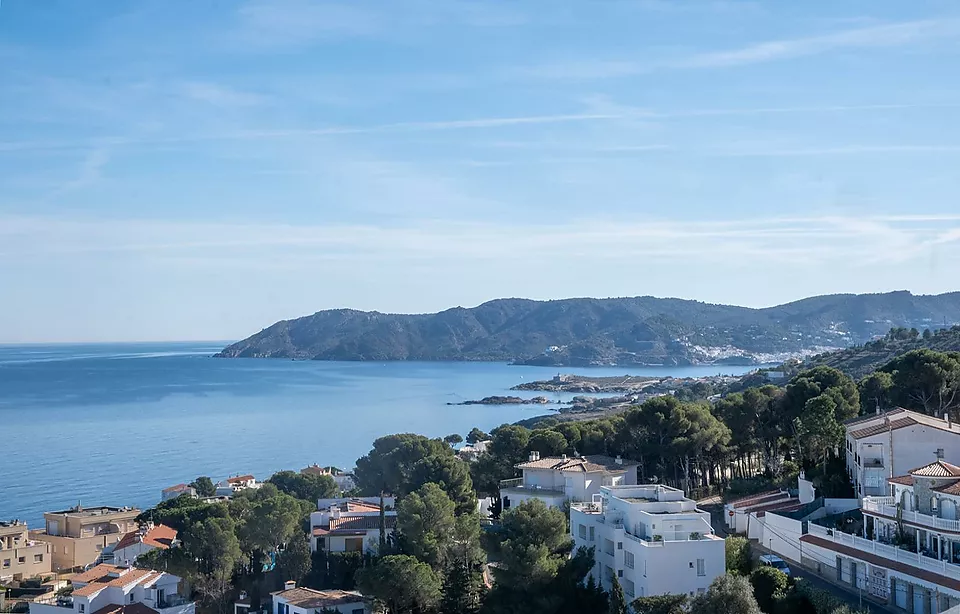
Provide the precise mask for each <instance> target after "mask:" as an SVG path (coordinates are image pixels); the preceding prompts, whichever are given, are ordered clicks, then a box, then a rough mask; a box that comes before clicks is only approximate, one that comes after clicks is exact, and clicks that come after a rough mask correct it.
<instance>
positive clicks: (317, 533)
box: [313, 527, 330, 537]
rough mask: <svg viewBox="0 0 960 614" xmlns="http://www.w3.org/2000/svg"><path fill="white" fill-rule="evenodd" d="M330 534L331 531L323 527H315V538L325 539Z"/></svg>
mask: <svg viewBox="0 0 960 614" xmlns="http://www.w3.org/2000/svg"><path fill="white" fill-rule="evenodd" d="M329 534H330V529H324V528H323V527H313V536H314V537H324V536H326V535H329Z"/></svg>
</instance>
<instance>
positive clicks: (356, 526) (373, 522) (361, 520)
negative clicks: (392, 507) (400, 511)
mask: <svg viewBox="0 0 960 614" xmlns="http://www.w3.org/2000/svg"><path fill="white" fill-rule="evenodd" d="M383 520H384V523H385V524H386V527H387V528H388V529H392V528H394V527H395V526H397V517H396V516H385V517H384V519H383ZM379 528H380V516H341V517H340V518H331V519H330V532H331V533H343V532H347V531H351V532H354V531H356V532H364V533H366V532H367V531H368V530H371V529H379Z"/></svg>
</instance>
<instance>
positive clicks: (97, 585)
mask: <svg viewBox="0 0 960 614" xmlns="http://www.w3.org/2000/svg"><path fill="white" fill-rule="evenodd" d="M105 588H107V585H106V584H105V583H101V582H92V583H90V584H86V585H84V586H80V587H78V588H75V589H73V596H74V597H93V596H94V595H96V594H97V593H99V592H100V591H102V590H103V589H105Z"/></svg>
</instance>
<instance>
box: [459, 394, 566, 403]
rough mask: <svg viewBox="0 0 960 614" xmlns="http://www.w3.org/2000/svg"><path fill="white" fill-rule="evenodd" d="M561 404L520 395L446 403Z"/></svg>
mask: <svg viewBox="0 0 960 614" xmlns="http://www.w3.org/2000/svg"><path fill="white" fill-rule="evenodd" d="M551 404H553V405H562V404H563V403H562V402H561V401H551V400H550V399H548V398H547V397H533V398H532V399H524V398H521V397H512V396H511V397H502V396H490V397H483V398H482V399H480V400H478V401H461V402H460V403H447V405H551Z"/></svg>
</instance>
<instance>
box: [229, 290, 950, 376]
mask: <svg viewBox="0 0 960 614" xmlns="http://www.w3.org/2000/svg"><path fill="white" fill-rule="evenodd" d="M941 322H947V323H949V324H954V323H958V322H960V293H951V294H942V295H937V296H914V295H912V294H910V293H909V292H892V293H887V294H866V295H852V294H844V295H832V296H820V297H814V298H808V299H803V300H800V301H796V302H793V303H788V304H785V305H780V306H776V307H769V308H764V309H750V308H746V307H735V306H729V305H713V304H708V303H701V302H698V301H689V300H680V299H669V298H668V299H662V298H654V297H649V296H643V297H633V298H614V299H592V298H578V299H565V300H556V301H532V300H526V299H499V300H494V301H490V302H487V303H484V304H482V305H480V306H478V307H474V308H470V309H465V308H462V307H456V308H453V309H448V310H446V311H442V312H440V313H436V314H420V315H400V314H384V313H379V312H362V311H354V310H350V309H336V310H328V311H320V312H317V313H315V314H313V315H310V316H304V317H302V318H297V319H294V320H284V321H281V322H278V323H276V324H274V325H272V326H270V327H269V328H266V329H264V330H262V331H261V332H259V333H257V334H255V335H253V336H251V337H249V338H247V339H244V340H243V341H240V342H238V343H235V344H233V345H231V346H230V347H228V348H226V349H224V350H223V351H222V352H221V353H220V354H219V356H221V357H268V358H294V359H314V360H376V361H386V360H487V361H514V362H519V363H523V364H541V365H575V366H586V365H599V364H608V365H609V364H618V365H643V364H670V365H677V364H698V363H712V362H723V361H740V362H766V361H773V360H778V359H782V358H783V357H785V355H787V354H791V353H797V352H803V351H807V352H809V351H811V350H814V351H815V350H816V349H818V348H819V349H824V348H837V347H846V346H850V345H854V344H862V343H864V342H866V341H868V340H870V339H871V338H873V337H876V336H877V335H882V334H884V333H886V332H887V331H888V330H889V329H890V328H891V327H894V326H906V327H917V328H920V329H924V328H927V327H931V326H933V325H934V324H935V323H941Z"/></svg>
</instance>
